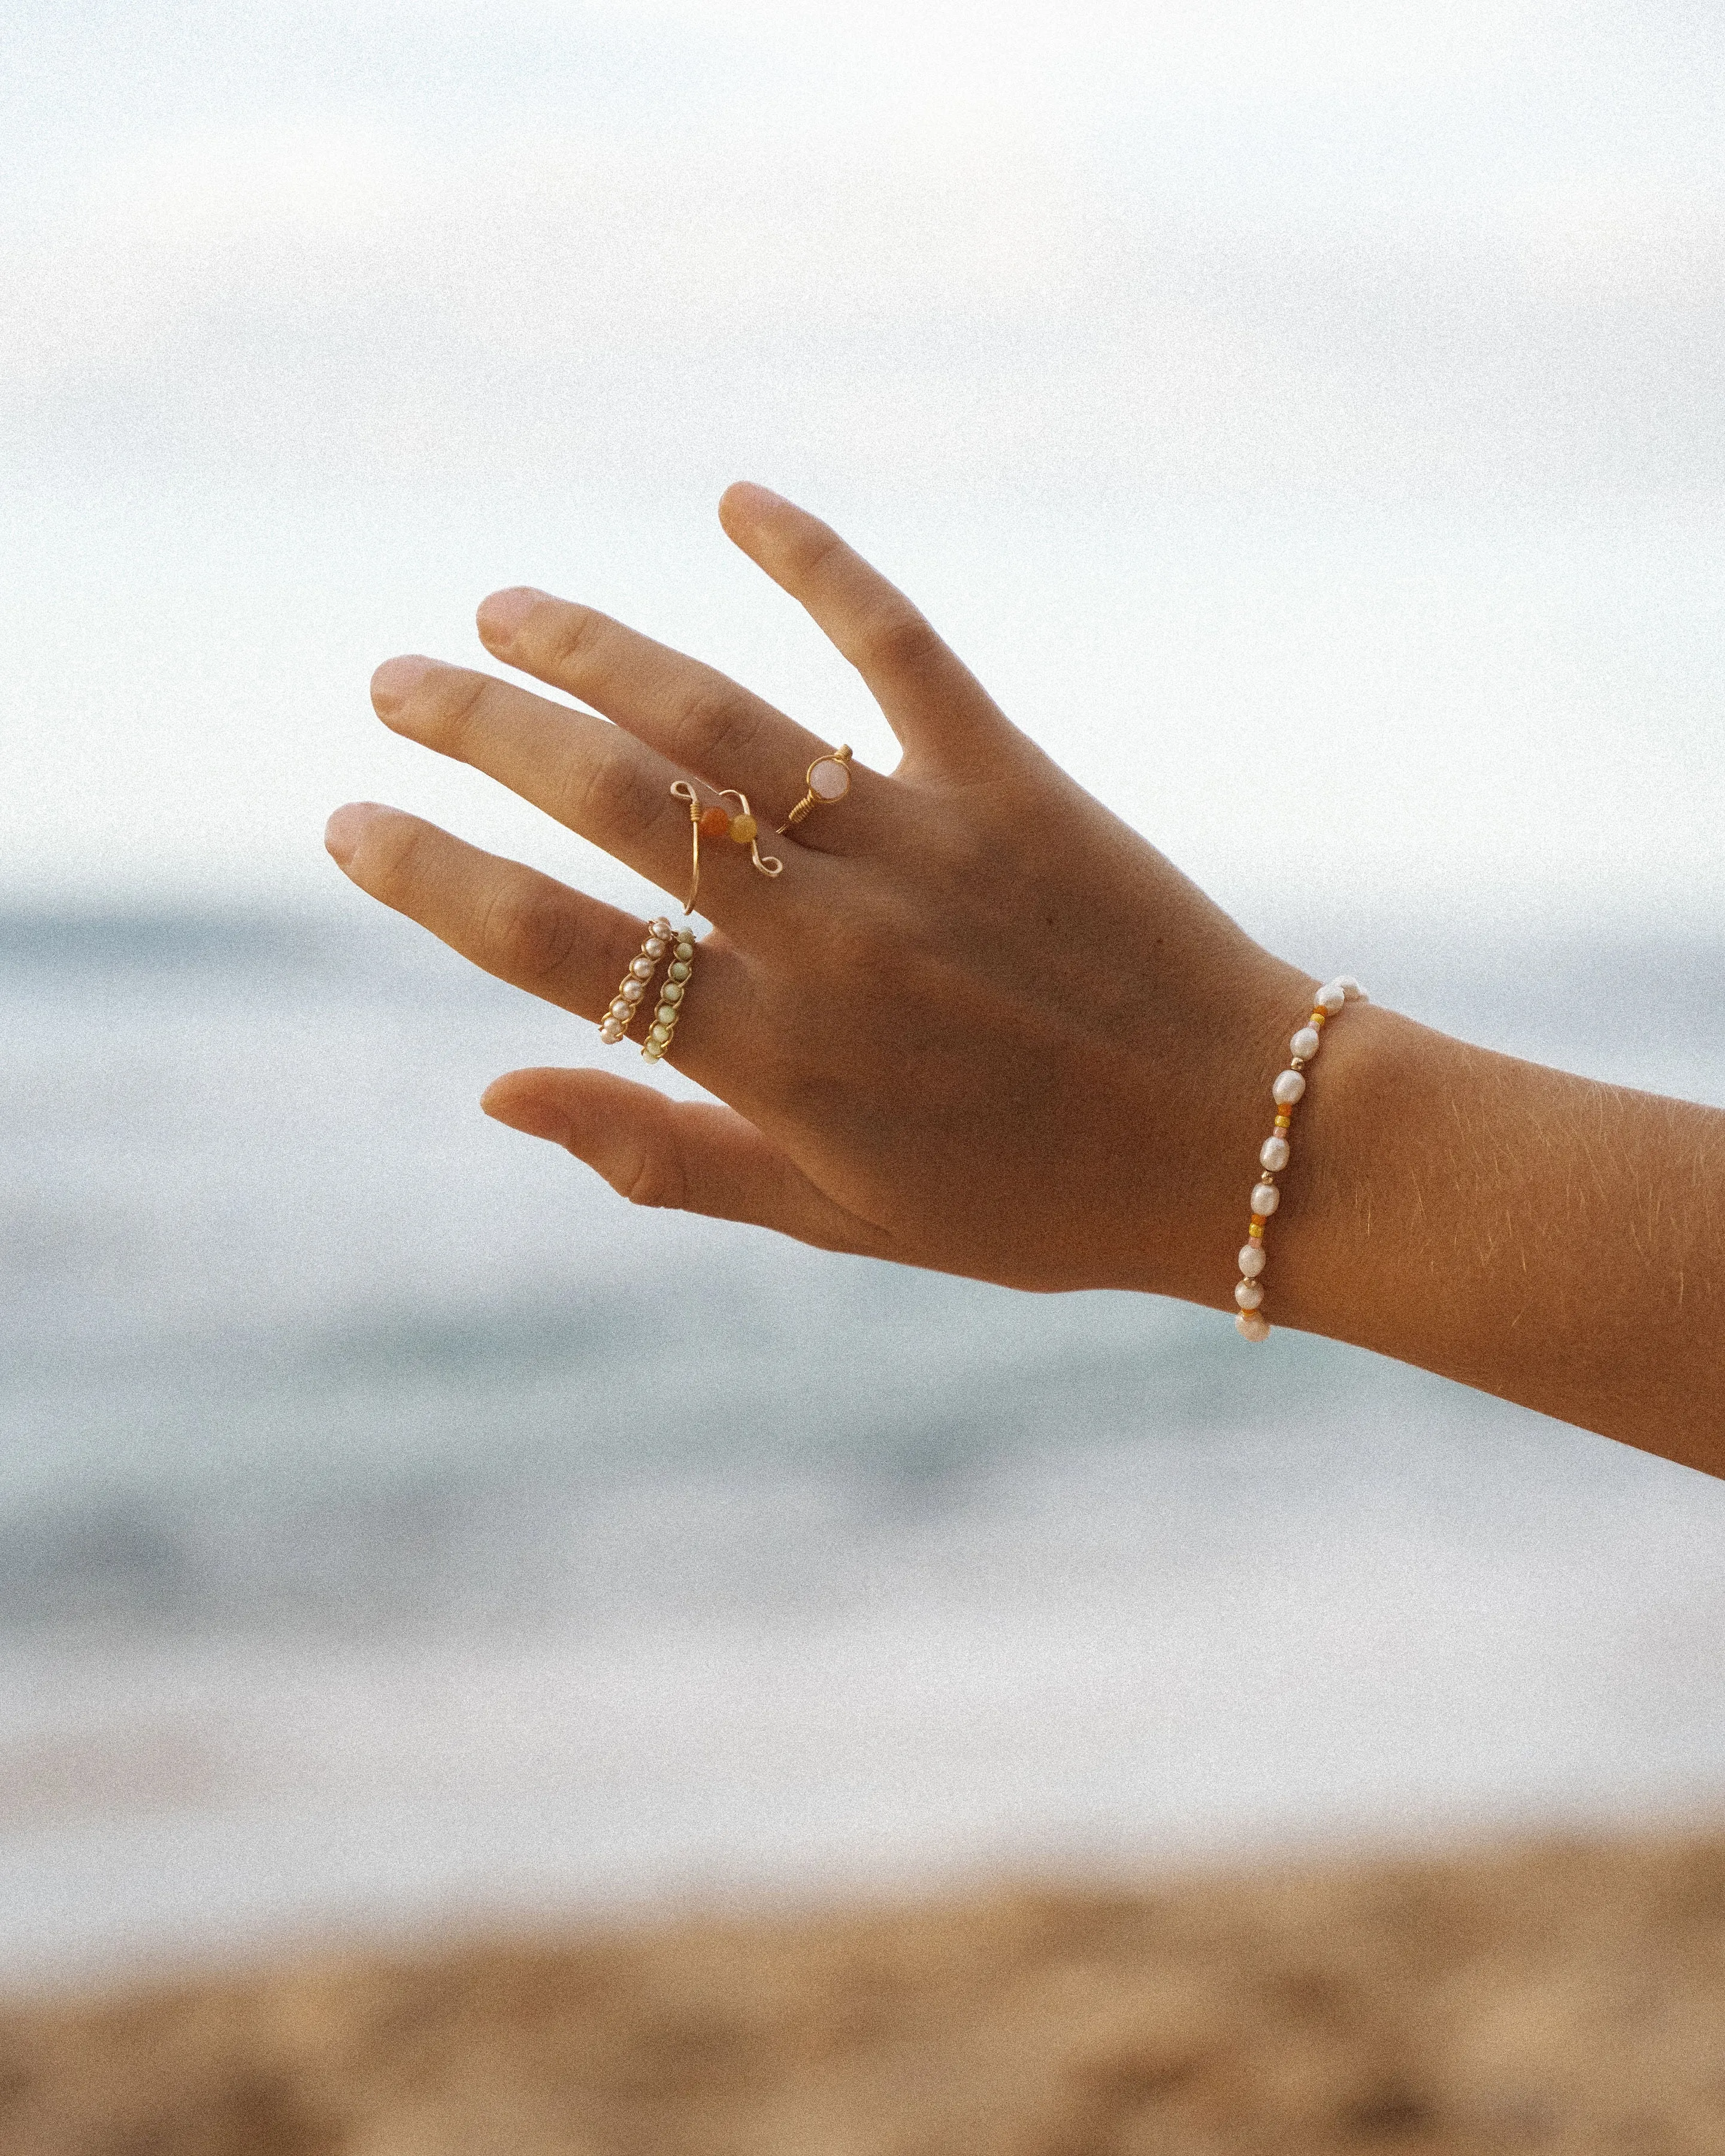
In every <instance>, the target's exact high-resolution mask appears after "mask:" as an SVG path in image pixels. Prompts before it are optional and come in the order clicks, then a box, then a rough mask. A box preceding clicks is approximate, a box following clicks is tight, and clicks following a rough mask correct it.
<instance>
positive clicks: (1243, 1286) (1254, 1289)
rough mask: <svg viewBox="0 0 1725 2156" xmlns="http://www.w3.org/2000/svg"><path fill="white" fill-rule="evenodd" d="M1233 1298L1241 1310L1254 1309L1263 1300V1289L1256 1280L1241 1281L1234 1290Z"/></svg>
mask: <svg viewBox="0 0 1725 2156" xmlns="http://www.w3.org/2000/svg"><path fill="white" fill-rule="evenodd" d="M1234 1300H1235V1301H1236V1302H1237V1303H1238V1304H1239V1305H1240V1308H1241V1309H1242V1310H1255V1309H1256V1308H1257V1307H1258V1305H1259V1304H1260V1302H1262V1301H1263V1300H1264V1291H1263V1289H1262V1288H1260V1286H1259V1285H1258V1283H1257V1282H1256V1281H1241V1282H1240V1286H1238V1287H1237V1288H1235V1291H1234Z"/></svg>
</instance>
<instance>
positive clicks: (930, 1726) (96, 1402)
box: [0, 908, 1725, 1984]
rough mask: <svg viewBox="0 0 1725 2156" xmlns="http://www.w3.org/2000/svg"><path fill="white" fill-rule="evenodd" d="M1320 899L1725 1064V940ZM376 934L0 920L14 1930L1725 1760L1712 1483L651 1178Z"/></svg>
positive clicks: (1583, 1440)
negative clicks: (1429, 916)
mask: <svg viewBox="0 0 1725 2156" xmlns="http://www.w3.org/2000/svg"><path fill="white" fill-rule="evenodd" d="M1511 928H1512V924H1506V927H1505V938H1506V941H1505V943H1504V946H1503V947H1502V949H1500V950H1497V951H1494V952H1485V953H1481V952H1478V951H1476V950H1446V949H1445V947H1444V945H1443V942H1442V939H1441V937H1440V936H1438V935H1436V934H1435V933H1434V934H1432V935H1428V936H1426V937H1423V938H1421V937H1409V936H1408V935H1407V934H1405V933H1396V932H1390V931H1389V930H1388V929H1385V930H1383V931H1381V932H1378V933H1377V935H1376V937H1375V940H1374V938H1373V937H1364V938H1362V937H1359V936H1358V935H1357V934H1356V935H1353V936H1351V937H1349V938H1348V947H1347V949H1346V951H1345V952H1339V954H1338V952H1337V950H1336V949H1334V948H1332V947H1330V946H1329V945H1327V944H1323V943H1320V942H1317V941H1316V940H1314V945H1313V949H1312V952H1311V953H1310V954H1307V952H1304V951H1303V950H1302V951H1299V952H1294V953H1292V955H1297V956H1302V957H1307V956H1309V961H1310V962H1312V964H1313V965H1314V966H1315V967H1316V968H1319V969H1322V967H1323V966H1325V965H1326V964H1327V963H1330V962H1341V961H1342V960H1343V959H1345V961H1346V962H1348V963H1349V964H1351V965H1353V966H1355V967H1356V968H1357V969H1358V971H1359V972H1360V973H1362V974H1363V975H1364V976H1365V978H1367V979H1368V981H1369V982H1370V983H1371V984H1372V985H1373V988H1374V989H1375V990H1376V992H1377V993H1379V994H1380V996H1382V997H1383V998H1384V1000H1386V1001H1389V1002H1391V1003H1394V1004H1397V1005H1399V1007H1401V1008H1403V1009H1408V1010H1410V1011H1412V1012H1414V1013H1415V1014H1417V1015H1420V1016H1421V1017H1424V1018H1427V1019H1430V1020H1431V1021H1432V1022H1434V1023H1436V1024H1443V1025H1447V1026H1449V1027H1450V1028H1451V1029H1454V1030H1455V1031H1458V1032H1462V1033H1466V1034H1468V1035H1469V1036H1470V1037H1471V1038H1474V1039H1483V1040H1488V1041H1491V1043H1493V1044H1494V1045H1502V1046H1504V1047H1507V1048H1511V1049H1514V1050H1517V1051H1518V1052H1522V1053H1525V1054H1529V1055H1538V1056H1541V1057H1543V1058H1547V1059H1548V1060H1558V1061H1561V1062H1563V1063H1566V1064H1568V1065H1570V1066H1571V1067H1574V1068H1580V1069H1587V1070H1594V1071H1596V1072H1598V1073H1599V1075H1606V1076H1609V1077H1613V1078H1616V1079H1620V1080H1623V1081H1627V1082H1630V1083H1637V1084H1643V1085H1647V1086H1653V1087H1656V1088H1660V1089H1662V1090H1669V1091H1677V1092H1681V1093H1685V1094H1687V1095H1689V1096H1692V1097H1696V1098H1702V1099H1707V1100H1710V1101H1715V1102H1719V1103H1722V1104H1725V941H1721V942H1714V943H1708V942H1697V941H1694V940H1683V939H1681V938H1671V939H1666V940H1661V939H1660V938H1659V937H1656V936H1654V935H1651V934H1633V933H1629V932H1625V933H1623V934H1621V935H1619V936H1616V937H1613V938H1611V939H1609V940H1608V942H1606V943H1605V944H1604V946H1603V947H1595V948H1594V949H1593V950H1592V951H1591V952H1587V953H1586V954H1585V955H1584V954H1583V953H1582V952H1581V949H1580V947H1579V946H1577V947H1555V946H1540V947H1537V948H1532V949H1530V948H1528V947H1521V948H1520V949H1518V950H1517V951H1516V952H1513V953H1512V952H1511V951H1510V947H1509V942H1508V937H1509V935H1510V932H1511ZM595 1054H596V1051H595V1050H593V1047H592V1045H591V1035H590V1034H589V1032H588V1029H586V1028H585V1027H583V1026H581V1025H579V1024H577V1023H575V1022H574V1021H572V1020H571V1019H567V1018H564V1017H562V1016H561V1015H560V1014H557V1013H556V1012H552V1011H549V1010H547V1009H542V1007H540V1006H537V1005H536V1004H531V1002H529V1001H528V1000H527V999H526V998H521V997H520V996H518V995H516V994H514V993H512V992H511V991H509V990H507V989H505V988H501V987H500V986H499V985H497V984H496V983H491V982H489V981H487V980H485V979H484V978H480V977H479V976H477V975H475V974H474V973H471V972H470V970H469V969H467V968H465V967H464V966H462V965H461V964H460V963H459V962H458V961H457V960H455V959H454V957H451V956H450V955H449V953H447V952H444V951H442V950H441V949H440V948H439V947H437V946H435V945H434V944H432V943H430V942H429V940H427V939H425V938H424V937H420V936H419V935H418V932H416V931H414V930H413V929H412V928H410V927H408V925H407V924H405V923H402V922H398V921H393V919H389V918H388V917H385V916H374V915H372V913H370V912H367V911H364V910H362V909H359V908H356V909H355V911H353V912H352V915H351V916H349V915H346V914H344V915H341V916H331V917H330V918H328V919H318V920H306V919H300V918H294V917H287V916H282V917H279V918H277V917H270V916H264V915H247V916H233V917H226V916H207V917H203V916H198V917H194V916H152V917H145V916H126V917H114V918H103V917H95V916H78V917H59V916H47V915H40V916H12V917H9V918H7V919H4V920H0V1097H3V1099H4V1101H5V1108H6V1112H5V1115H4V1116H3V1118H0V1273H3V1280H4V1289H5V1293H4V1299H3V1312H0V1984H14V1983H23V1982H26V1981H34V1980H38V1979H41V1978H44V1977H46V1976H49V1975H53V1974H59V1973H69V1972H74V1971H76V1970H79V1969H83V1968H86V1967H90V1966H92V1965H103V1964H106V1963H113V1962H116V1961H121V1960H124V1961H127V1962H131V1961H133V1960H136V1958H139V1957H150V1956H172V1955H175V1954H177V1953H186V1952H191V1951H197V1950H204V1949H210V1948H215V1949H221V1950H228V1949H233V1948H243V1947H244V1946H246V1945H248V1944H249V1943H252V1942H254V1941H258V1940H264V1939H267V1938H271V1937H274V1936H275V1935H277V1934H280V1933H295V1934H298V1933H305V1932H307V1931H314V1930H326V1929H329V1928H332V1927H333V1928H341V1929H352V1928H357V1927H366V1928H376V1927H379V1926H384V1927H388V1926H394V1925H398V1924H403V1925H409V1926H411V1925H413V1924H416V1923H418V1922H428V1921H442V1920H444V1919H449V1918H463V1917H475V1916H477V1917H488V1916H490V1915H493V1914H501V1915H503V1916H506V1917H521V1916H522V1915H532V1916H541V1915H554V1914H556V1913H558V1912H562V1911H565V1910H568V1909H579V1908H586V1907H593V1906H594V1905H598V1904H604V1903H610V1902H618V1901H627V1900H632V1899H634V1898H637V1897H662V1896H665V1895H688V1894H705V1893H722V1892H729V1891H732V1890H735V1889H737V1888H740V1887H747V1888H754V1889H766V1890H778V1889H788V1890H791V1891H802V1890H803V1889H805V1888H807V1887H809V1886H824V1885H826V1884H829V1883H832V1882H836V1881H843V1882H845V1883H846V1884H850V1883H855V1882H858V1881H875V1880H888V1879H892V1880H896V1879H899V1878H902V1877H906V1876H912V1875H916V1874H920V1873H924V1872H927V1871H940V1870H944V1869H951V1868H954V1867H959V1868H968V1867H971V1866H994V1865H1017V1864H1045V1863H1067V1862H1076V1863H1080V1864H1091V1863H1104V1864H1110V1865H1117V1864H1130V1863H1134V1862H1137V1861H1141V1860H1143V1859H1145V1858H1150V1857H1155V1856H1164V1855H1167V1854H1169V1853H1171V1852H1188V1851H1204V1850H1209V1849H1217V1848H1222V1847H1231V1846H1237V1845H1254V1844H1260V1843H1263V1842H1266V1841H1267V1840H1271V1839H1277V1840H1286V1839H1288V1838H1297V1837H1306V1836H1312V1835H1332V1834H1340V1833H1355V1832H1363V1833H1370V1834H1377V1835H1420V1834H1424V1833H1425V1832H1427V1831H1430V1830H1435V1829H1441V1828H1444V1827H1447V1826H1451V1825H1457V1824H1466V1825H1472V1824H1477V1823H1495V1822H1502V1821H1506V1820H1521V1819H1523V1818H1529V1817H1536V1816H1537V1817H1538V1818H1539V1819H1541V1820H1550V1819H1552V1818H1553V1816H1561V1817H1574V1818H1578V1819H1584V1818H1592V1817H1596V1816H1599V1815H1604V1814H1608V1813H1613V1812H1616V1811H1619V1810H1621V1809H1625V1808H1630V1809H1639V1808H1644V1807H1648V1806H1680V1807H1686V1806H1690V1805H1707V1804H1712V1803H1715V1802H1717V1800H1718V1799H1720V1797H1721V1796H1722V1795H1725V1489H1722V1488H1721V1487H1720V1486H1718V1485H1717V1484H1715V1483H1713V1482H1712V1481H1708V1480H1707V1479H1706V1478H1704V1477H1702V1476H1698V1475H1694V1474H1691V1473H1688V1472H1686V1471H1683V1470H1681V1469H1678V1468H1675V1467H1672V1466H1668V1465H1666V1464H1665V1463H1662V1462H1660V1461H1657V1460H1649V1459H1645V1458H1643V1457H1641V1456H1640V1455H1636V1454H1635V1453H1633V1452H1630V1451H1629V1450H1625V1449H1623V1448H1620V1447H1618V1446H1615V1445H1609V1444H1608V1443H1606V1442H1604V1440H1599V1439H1596V1438H1594V1437H1590V1436H1585V1435H1581V1434H1579V1433H1577V1432H1574V1431H1571V1430H1564V1429H1562V1428H1559V1427H1558V1425H1556V1424H1552V1423H1550V1422H1548V1421H1545V1420H1543V1419H1540V1418H1538V1417H1536V1416H1533V1415H1530V1414H1525V1413H1523V1412H1521V1411H1519V1410H1516V1409H1509V1408H1506V1407H1504V1406H1502V1405H1501V1404H1498V1403H1496V1402H1492V1401H1489V1400H1486V1399H1481V1398H1479V1397H1476V1396H1475V1395H1472V1394H1467V1393H1466V1392H1463V1391H1462V1390H1461V1389H1457V1388H1455V1387H1453V1386H1450V1385H1447V1384H1445V1383H1443V1382H1441V1381H1440V1380H1435V1379H1431V1378H1425V1377H1423V1376H1421V1375H1420V1374H1419V1373H1412V1372H1408V1371H1404V1370H1400V1369H1398V1368H1395V1367H1394V1366H1392V1365H1389V1364H1385V1363H1381V1362H1379V1361H1378V1360H1377V1359H1375V1358H1372V1357H1369V1356H1366V1355H1363V1354H1361V1353H1356V1352H1353V1351H1351V1350H1348V1349H1343V1348H1339V1347H1332V1346H1331V1345H1329V1344H1327V1343H1325V1342H1317V1341H1312V1340H1307V1339H1302V1338H1300V1337H1294V1336H1291V1335H1288V1334H1286V1333H1278V1334H1277V1335H1276V1338H1275V1340H1274V1341H1273V1342H1272V1343H1271V1347H1269V1348H1267V1349H1266V1350H1264V1351H1262V1352H1253V1351H1250V1350H1248V1349H1247V1348H1246V1347H1245V1346H1244V1345H1243V1343H1241V1342H1239V1341H1238V1339H1237V1338H1236V1337H1235V1334H1234V1332H1233V1330H1232V1328H1231V1327H1230V1326H1229V1324H1228V1323H1227V1322H1226V1320H1225V1319H1224V1318H1222V1317H1219V1316H1214V1315H1211V1314H1209V1313H1205V1312H1197V1311H1193V1310H1189V1309H1187V1308H1185V1307H1183V1306H1173V1305H1163V1304H1158V1303H1152V1302H1146V1301H1142V1300H1137V1299H1134V1298H1132V1297H1129V1296H1111V1295H1094V1296H1075V1297H1068V1298H1062V1299H1039V1298H1034V1297H1025V1296H1015V1295H1012V1294H1009V1293H1007V1292H1005V1291H998V1290H993V1289H989V1288H985V1287H980V1286H973V1285H969V1284H965V1283H960V1282H953V1281H944V1280H941V1279H936V1278H932V1277H924V1276H919V1275H914V1274H909V1273H905V1272H900V1271H896V1270H891V1269H889V1268H885V1267H876V1266H870V1265H866V1264H863V1263H860V1262H858V1261H853V1260H839V1259H834V1258H829V1257H826V1256H824V1255H819V1254H815V1253H811V1252H809V1251H805V1250H800V1249H797V1248H794V1247H792V1246H788V1245H780V1244H778V1243H777V1242H775V1241H773V1240H771V1239H769V1238H768V1237H766V1236H764V1235H759V1234H757V1233H755V1232H753V1231H750V1230H744V1229H734V1228H730V1227H726V1226H721V1225H718V1224H710V1223H704V1222H700V1221H691V1220H685V1219H680V1218H675V1217H660V1216H655V1215H651V1214H635V1213H633V1212H631V1211H630V1210H629V1209H627V1208H626V1207H624V1206H623V1205H622V1204H620V1203H619V1201H617V1200H616V1199H614V1197H613V1196H612V1194H611V1193H609V1192H608V1191H607V1190H605V1189H604V1188H603V1187H601V1186H599V1185H598V1183H596V1181H595V1180H594V1179H593V1178H590V1177H588V1175H587V1174H586V1173H585V1172H584V1171H583V1170H581V1169H579V1168H577V1167H575V1166H574V1165H573V1164H572V1163H569V1162H567V1160H565V1159H564V1158H563V1157H562V1156H561V1155H559V1154H557V1153H556V1152H552V1151H551V1150H550V1149H549V1148H547V1147H542V1146H538V1145H535V1144H532V1143H531V1142H528V1141H526V1140H525V1139H523V1138H521V1137H517V1136H516V1135H515V1134H513V1133H511V1132H505V1131H502V1130H500V1129H498V1128H496V1127H493V1126H491V1125H490V1124H488V1123H487V1122H485V1120H484V1119H483V1118H482V1117H481V1116H480V1114H479V1112H478V1111H477V1108H476V1106H475V1101H476V1096H477V1095H478V1093H479V1091H480V1088H481V1087H482V1086H483V1085H484V1084H485V1081H486V1080H488V1079H489V1078H490V1077H491V1076H493V1075H495V1073H496V1072H497V1071H499V1070H503V1069H506V1068H509V1067H511V1065H516V1064H518V1063H522V1062H529V1061H555V1060H562V1061H579V1060H588V1059H589V1058H592V1057H593V1056H594V1055H595Z"/></svg>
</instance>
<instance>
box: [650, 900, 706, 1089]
mask: <svg viewBox="0 0 1725 2156" xmlns="http://www.w3.org/2000/svg"><path fill="white" fill-rule="evenodd" d="M694 977H695V938H694V937H692V936H691V935H690V934H689V932H688V931H687V930H686V929H684V930H681V931H680V932H679V933H678V936H677V940H676V942H675V943H674V944H673V945H672V947H671V961H670V965H668V966H667V967H666V968H665V981H664V983H663V985H662V986H661V988H660V991H659V1008H658V1009H657V1010H655V1012H654V1014H653V1023H652V1024H651V1025H650V1026H649V1027H648V1029H647V1038H646V1039H645V1040H644V1041H643V1042H642V1044H641V1054H642V1056H643V1057H644V1060H646V1061H647V1062H649V1063H657V1062H658V1061H659V1060H660V1057H661V1056H663V1055H665V1051H666V1050H668V1049H669V1048H670V1045H671V1036H672V1034H675V1031H676V1029H677V1020H678V1019H679V1018H680V1016H681V1015H682V1009H683V998H684V997H685V995H686V994H687V993H688V989H689V983H690V982H691V980H692V979H693V978H694Z"/></svg>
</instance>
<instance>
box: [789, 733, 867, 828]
mask: <svg viewBox="0 0 1725 2156" xmlns="http://www.w3.org/2000/svg"><path fill="white" fill-rule="evenodd" d="M817 772H818V773H819V774H820V776H819V778H817V777H816V776H815V774H816V773H817ZM803 784H804V785H805V786H806V787H807V788H809V791H808V792H807V793H805V794H804V795H803V798H802V799H801V800H800V801H799V802H798V803H797V805H796V807H795V808H793V809H792V811H791V813H790V814H789V815H788V816H787V817H786V818H785V819H784V821H783V823H782V824H780V825H779V827H778V835H779V836H780V838H783V836H784V834H785V833H786V832H787V831H788V830H789V829H790V828H791V826H792V824H800V823H801V822H802V820H803V818H804V817H805V816H806V815H807V814H809V810H810V809H811V808H827V807H829V806H830V805H831V804H833V803H836V802H839V801H842V800H843V799H844V798H845V795H846V794H847V793H850V742H840V743H839V747H837V748H835V749H832V750H829V752H828V753H827V754H826V755H824V756H818V757H816V758H815V759H814V762H813V763H811V764H810V765H809V768H808V770H807V771H805V772H804V773H803Z"/></svg>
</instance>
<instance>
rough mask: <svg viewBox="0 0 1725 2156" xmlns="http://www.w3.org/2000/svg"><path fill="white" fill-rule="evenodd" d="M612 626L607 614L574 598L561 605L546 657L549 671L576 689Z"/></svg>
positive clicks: (589, 668) (546, 645) (567, 686)
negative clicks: (606, 617) (580, 603)
mask: <svg viewBox="0 0 1725 2156" xmlns="http://www.w3.org/2000/svg"><path fill="white" fill-rule="evenodd" d="M609 627H610V624H609V623H608V621H607V619H605V617H604V615H603V614H602V613H598V612H597V611H596V610H595V609H594V608H592V607H585V606H578V605H576V604H574V603H573V602H570V603H567V604H565V605H562V606H560V607H559V608H557V613H556V618H555V619H554V621H553V623H552V626H551V629H550V633H549V634H548V635H547V638H546V644H545V657H546V664H547V669H548V670H549V671H550V672H551V673H552V675H554V676H555V678H556V679H557V680H558V681H560V682H562V685H563V686H564V687H565V688H567V689H572V688H574V686H575V685H576V683H577V682H578V680H581V679H582V678H583V675H587V674H588V673H589V672H590V671H591V670H592V667H593V660H594V658H595V655H596V654H597V653H598V649H599V647H600V646H601V644H603V641H604V637H605V631H606V630H607V629H608V628H609Z"/></svg>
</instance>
